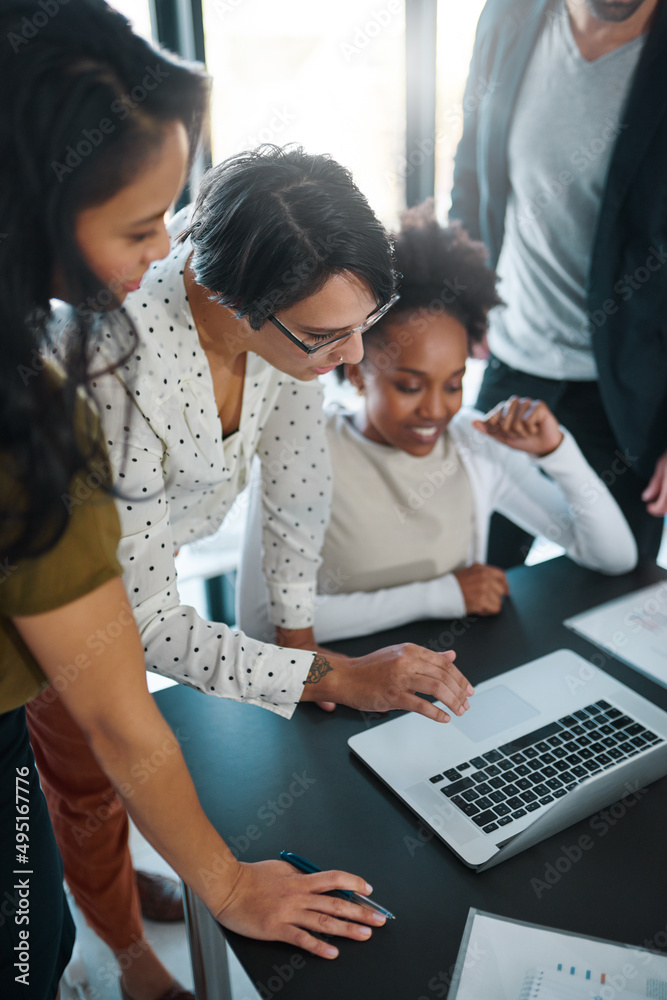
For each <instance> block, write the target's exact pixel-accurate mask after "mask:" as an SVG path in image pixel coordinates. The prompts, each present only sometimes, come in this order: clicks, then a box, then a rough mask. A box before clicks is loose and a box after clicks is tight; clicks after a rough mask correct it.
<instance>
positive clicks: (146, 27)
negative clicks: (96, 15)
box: [109, 0, 153, 41]
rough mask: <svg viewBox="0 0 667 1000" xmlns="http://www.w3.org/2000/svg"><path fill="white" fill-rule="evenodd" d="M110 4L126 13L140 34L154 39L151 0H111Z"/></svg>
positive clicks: (150, 39)
mask: <svg viewBox="0 0 667 1000" xmlns="http://www.w3.org/2000/svg"><path fill="white" fill-rule="evenodd" d="M109 4H110V6H111V7H115V8H116V10H119V11H120V12H121V14H124V15H125V17H126V18H127V19H128V21H130V22H131V24H132V27H133V28H134V30H135V31H136V33H137V34H138V35H141V36H142V37H143V38H147V39H148V40H149V41H152V37H153V36H152V32H151V12H150V3H149V0H109Z"/></svg>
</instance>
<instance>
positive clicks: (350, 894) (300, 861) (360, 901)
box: [280, 851, 396, 920]
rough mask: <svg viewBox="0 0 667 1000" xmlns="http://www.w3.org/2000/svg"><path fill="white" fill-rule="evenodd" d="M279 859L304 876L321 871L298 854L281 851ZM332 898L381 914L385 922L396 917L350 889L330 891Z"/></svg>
mask: <svg viewBox="0 0 667 1000" xmlns="http://www.w3.org/2000/svg"><path fill="white" fill-rule="evenodd" d="M280 857H281V858H282V860H283V861H287V863H288V864H290V865H292V867H293V868H298V870H299V871H300V872H304V874H306V875H314V874H315V873H316V872H321V871H322V869H321V868H318V867H317V865H314V864H313V863H312V861H307V860H306V859H305V858H302V857H301V855H300V854H292V853H291V851H281V852H280ZM331 895H332V896H339V897H340V898H341V899H348V900H349V901H350V902H351V903H356V904H357V906H365V907H366V909H367V910H375V912H376V913H381V914H382V916H383V917H386V918H387V920H395V919H396V917H395V916H394V914H393V913H390V912H389V910H385V908H384V906H380V904H379V903H374V902H373V900H372V899H369V898H368V896H362V895H361V894H360V893H358V892H354V891H353V890H352V889H332V890H331Z"/></svg>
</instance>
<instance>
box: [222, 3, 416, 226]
mask: <svg viewBox="0 0 667 1000" xmlns="http://www.w3.org/2000/svg"><path fill="white" fill-rule="evenodd" d="M203 8H204V29H205V38H206V59H207V64H208V69H209V72H210V73H211V74H212V76H213V81H214V84H213V126H212V145H213V160H214V162H218V161H219V160H221V159H224V158H225V157H227V156H229V155H231V154H232V153H236V152H239V151H240V150H243V149H250V148H253V147H254V146H257V145H259V144H260V143H262V142H273V143H276V144H277V145H284V144H285V143H288V142H297V143H300V144H301V145H303V146H304V147H305V149H306V150H307V151H308V152H312V153H330V154H331V155H332V156H333V157H334V158H335V159H336V160H338V161H339V162H340V163H343V164H344V165H345V166H347V167H349V168H350V169H351V170H352V172H353V174H354V178H355V181H356V182H357V184H358V185H359V187H360V188H361V190H362V191H363V192H364V194H365V195H366V197H367V198H368V200H369V202H370V204H371V206H372V208H373V209H374V211H375V212H376V213H377V214H378V216H379V217H380V218H381V219H382V221H383V222H384V223H385V224H387V225H390V226H395V225H396V223H397V220H398V213H399V211H400V210H401V209H402V208H403V207H404V205H405V193H404V186H405V185H404V176H403V174H404V172H403V170H402V169H401V164H402V162H403V157H404V147H405V3H404V0H383V2H380V3H378V0H335V2H332V3H329V2H321V0H316V2H315V0H281V2H280V3H277V2H276V0H204V4H203Z"/></svg>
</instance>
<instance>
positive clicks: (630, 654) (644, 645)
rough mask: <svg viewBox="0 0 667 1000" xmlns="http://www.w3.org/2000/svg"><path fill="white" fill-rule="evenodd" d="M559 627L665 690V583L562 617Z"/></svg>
mask: <svg viewBox="0 0 667 1000" xmlns="http://www.w3.org/2000/svg"><path fill="white" fill-rule="evenodd" d="M563 625H566V626H567V628H569V629H572V631H573V632H577V633H578V634H579V635H581V636H583V637H584V639H588V640H589V642H593V643H595V645H596V646H600V648H601V649H604V650H606V651H607V652H609V653H611V654H612V655H613V656H615V657H616V659H618V660H622V661H623V662H624V663H627V664H628V666H630V667H634V669H635V670H639V671H640V673H642V674H646V676H647V677H650V678H651V680H654V681H657V682H658V684H662V685H663V687H667V580H662V581H661V582H660V583H655V584H653V585H652V586H651V587H644V588H643V589H642V590H636V591H635V592H634V593H632V594H626V596H625V597H618V598H616V600H613V601H608V602H607V603H606V604H600V605H598V607H596V608H591V609H590V610H589V611H583V612H582V613H581V614H578V615H574V616H573V617H572V618H566V619H565V621H564V622H563Z"/></svg>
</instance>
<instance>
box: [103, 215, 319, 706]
mask: <svg viewBox="0 0 667 1000" xmlns="http://www.w3.org/2000/svg"><path fill="white" fill-rule="evenodd" d="M182 225H183V218H182V216H181V218H180V219H179V217H176V219H175V220H172V225H171V227H170V228H171V229H172V232H174V231H175V232H179V231H180V230H181V229H182ZM190 252H191V247H190V245H189V243H188V242H186V243H184V244H179V243H174V244H173V245H172V250H171V253H170V254H169V256H168V257H167V258H165V259H164V260H161V261H157V262H156V263H155V264H154V265H153V266H152V267H151V269H150V271H149V272H148V274H147V275H146V276H145V278H144V280H143V282H142V285H141V288H140V289H139V290H138V291H136V292H134V293H133V294H132V295H130V296H129V297H128V298H127V300H126V303H125V307H124V308H125V310H126V311H127V313H128V314H129V315H130V316H131V318H132V319H133V321H134V324H135V326H136V328H137V331H138V333H139V336H140V344H139V345H138V346H137V347H136V348H135V349H134V350H133V351H132V354H131V356H130V357H129V358H128V359H127V361H126V363H125V364H124V365H123V366H122V367H121V368H120V369H118V370H117V371H116V372H115V373H113V374H111V375H104V376H102V377H99V378H96V379H95V382H94V383H93V388H94V392H95V396H96V400H97V404H98V407H99V411H100V415H101V418H102V422H103V427H104V430H105V436H106V439H107V446H108V449H109V455H110V459H111V464H112V467H113V471H114V476H115V479H116V482H117V485H118V486H119V488H120V489H121V490H122V492H123V495H124V499H120V500H119V501H118V502H117V506H118V511H119V514H120V519H121V528H122V539H121V542H120V547H119V551H118V557H119V560H120V562H121V564H122V566H123V568H124V576H123V580H124V583H125V586H126V589H127V592H128V595H129V598H130V601H131V603H132V609H133V612H134V616H135V618H136V621H137V624H138V626H139V630H140V632H141V636H142V639H143V644H144V649H145V654H146V665H147V668H148V669H149V670H155V671H157V672H158V673H161V674H164V675H166V676H168V677H172V678H174V679H175V680H177V681H179V682H181V683H184V684H187V685H190V686H191V687H195V688H197V689H199V690H201V691H204V692H205V693H207V694H213V695H217V696H220V697H224V698H230V699H233V700H236V701H247V702H251V703H253V704H257V705H262V706H263V707H265V708H269V709H271V710H273V711H275V712H277V713H278V714H280V715H283V716H285V717H288V718H289V716H290V715H291V714H292V712H293V711H294V707H295V705H296V704H297V703H298V701H299V699H300V697H301V693H302V690H303V683H304V681H305V679H306V677H307V674H308V671H309V669H310V666H311V664H312V660H313V655H314V654H313V653H312V652H305V651H301V650H290V649H282V648H280V647H276V646H274V645H268V644H264V643H261V642H257V641H255V640H254V639H251V638H249V637H247V636H244V635H243V633H242V632H238V631H234V630H231V629H230V628H228V626H226V625H223V624H218V623H215V622H208V621H205V620H203V619H202V618H201V617H200V616H199V615H198V614H197V612H196V611H195V610H194V608H192V607H188V606H184V605H182V604H181V602H180V599H179V594H178V583H177V579H176V568H175V564H174V553H175V551H176V550H177V549H178V548H179V547H180V546H181V545H184V544H186V543H187V542H192V541H195V540H196V539H200V538H203V537H206V536H208V535H211V534H213V533H214V532H215V531H216V529H217V528H218V527H219V526H220V524H221V523H222V521H223V520H224V518H225V515H226V514H227V513H228V511H229V510H230V508H231V506H232V504H233V503H234V500H235V498H236V497H237V496H238V494H239V493H240V492H241V491H242V490H243V489H244V487H245V486H246V485H247V483H248V482H249V480H250V471H251V465H252V463H253V460H254V459H255V458H256V457H257V458H258V459H259V465H260V469H261V498H262V502H261V508H262V516H261V526H258V530H260V532H261V534H262V539H263V544H264V551H265V554H266V558H265V570H266V574H267V581H268V593H269V597H268V600H269V608H270V617H271V620H272V622H274V623H275V624H278V625H282V626H284V627H285V628H302V627H305V626H308V625H311V624H312V621H313V617H312V616H313V599H314V596H315V590H316V574H317V568H318V565H319V558H320V557H319V552H320V549H321V545H322V539H323V535H324V529H325V526H326V523H327V521H328V514H329V506H330V493H331V470H330V464H329V457H328V448H327V442H326V433H325V426H324V419H323V415H322V394H321V387H320V385H319V383H318V382H317V380H315V381H313V382H300V381H298V380H297V379H294V378H291V377H290V376H288V375H285V374H283V373H281V372H279V371H277V370H276V369H274V368H272V367H271V366H270V365H269V364H268V363H267V362H265V361H264V360H263V359H262V358H260V357H259V356H257V355H256V354H253V353H252V352H251V351H249V352H248V354H247V364H246V371H245V381H244V386H243V405H242V412H241V417H240V424H239V428H238V430H237V431H236V432H235V433H232V434H230V435H229V436H228V437H224V429H223V427H222V426H221V422H220V417H219V414H218V409H217V405H216V401H215V394H214V390H213V381H212V377H211V371H210V368H209V365H208V361H207V358H206V354H205V353H204V351H203V349H202V347H201V345H200V343H199V339H198V336H197V330H196V328H195V324H194V320H193V318H192V313H191V310H190V307H189V304H188V301H187V297H186V292H185V286H184V281H183V271H184V268H185V263H186V261H187V258H188V256H189V254H190ZM102 353H104V351H103V352H102ZM273 635H274V632H273V630H272V632H271V636H270V638H271V639H272V638H273ZM267 638H268V637H267Z"/></svg>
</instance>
